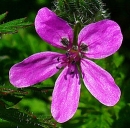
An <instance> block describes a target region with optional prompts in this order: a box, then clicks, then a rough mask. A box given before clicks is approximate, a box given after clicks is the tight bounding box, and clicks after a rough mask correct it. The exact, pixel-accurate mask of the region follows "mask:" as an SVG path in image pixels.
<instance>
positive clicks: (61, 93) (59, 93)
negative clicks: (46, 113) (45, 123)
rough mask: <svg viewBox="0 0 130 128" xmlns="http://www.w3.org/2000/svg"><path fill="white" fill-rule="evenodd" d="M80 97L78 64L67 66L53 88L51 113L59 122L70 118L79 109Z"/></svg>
mask: <svg viewBox="0 0 130 128" xmlns="http://www.w3.org/2000/svg"><path fill="white" fill-rule="evenodd" d="M71 70H73V71H71ZM79 97H80V81H79V74H78V70H77V68H76V66H72V67H71V68H68V67H66V68H65V69H64V70H63V71H62V73H61V74H60V76H59V77H58V79H57V81H56V83H55V87H54V90H53V95H52V106H51V113H52V115H53V117H54V119H55V120H56V121H57V122H59V123H63V122H66V121H67V120H69V119H70V118H71V117H72V116H73V115H74V113H75V112H76V110H77V107H78V103H79Z"/></svg>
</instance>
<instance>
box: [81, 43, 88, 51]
mask: <svg viewBox="0 0 130 128" xmlns="http://www.w3.org/2000/svg"><path fill="white" fill-rule="evenodd" d="M80 50H81V52H86V51H88V46H87V45H86V44H84V43H82V44H81V45H80Z"/></svg>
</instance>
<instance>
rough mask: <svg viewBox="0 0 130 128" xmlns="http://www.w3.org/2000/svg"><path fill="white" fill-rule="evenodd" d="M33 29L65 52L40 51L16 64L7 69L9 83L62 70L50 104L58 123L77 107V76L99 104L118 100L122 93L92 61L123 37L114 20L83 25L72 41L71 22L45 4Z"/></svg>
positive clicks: (28, 83) (42, 77)
mask: <svg viewBox="0 0 130 128" xmlns="http://www.w3.org/2000/svg"><path fill="white" fill-rule="evenodd" d="M35 29H36V32H37V33H38V35H39V36H40V37H41V38H42V39H43V40H44V41H46V42H47V43H49V44H51V45H52V46H55V47H57V48H60V49H62V50H64V51H65V53H64V54H62V53H57V52H52V51H46V52H40V53H36V54H34V55H31V56H30V57H28V58H26V59H24V60H23V61H22V62H20V63H17V64H15V65H14V66H12V67H11V69H10V72H9V78H10V82H11V84H13V85H14V86H15V87H17V88H23V87H29V86H32V85H34V84H36V83H39V82H42V81H44V80H46V79H48V78H50V77H51V76H53V75H54V74H56V73H57V72H58V71H59V70H62V69H63V71H62V72H61V73H60V75H59V77H58V78H57V80H56V82H55V86H54V90H53V94H52V104H51V113H52V116H53V117H54V119H55V120H56V121H57V122H60V123H63V122H66V121H68V120H69V119H70V118H72V116H73V115H74V114H75V112H76V110H77V108H78V103H79V97H80V88H81V83H80V77H82V79H83V82H84V84H85V86H86V88H87V89H88V90H89V92H90V93H91V94H92V95H93V96H94V97H95V98H96V99H97V100H98V101H100V102H101V103H102V104H104V105H106V106H113V105H115V104H116V103H117V102H118V101H119V99H120V95H121V92H120V89H119V87H118V86H117V85H116V83H115V82H114V79H113V78H112V76H111V75H110V74H109V73H108V72H107V71H105V70H104V69H102V68H101V67H100V66H98V65H97V64H95V63H94V62H92V61H91V59H102V58H105V57H108V56H110V55H112V54H113V53H115V52H116V51H117V50H118V49H119V48H120V46H121V44H122V40H123V36H122V33H121V30H120V27H119V25H118V24H117V23H116V22H114V21H112V20H109V19H104V20H101V21H98V22H95V23H91V24H89V25H86V26H85V27H84V28H83V29H82V30H81V31H80V32H79V34H78V37H77V41H76V42H75V40H74V32H73V29H72V28H71V27H70V25H69V24H68V23H67V22H66V21H64V20H63V19H61V18H59V17H58V16H57V15H56V14H55V13H54V12H52V11H51V10H49V9H48V8H46V7H44V8H42V9H40V10H39V11H38V14H37V15H36V18H35ZM76 44H77V45H76Z"/></svg>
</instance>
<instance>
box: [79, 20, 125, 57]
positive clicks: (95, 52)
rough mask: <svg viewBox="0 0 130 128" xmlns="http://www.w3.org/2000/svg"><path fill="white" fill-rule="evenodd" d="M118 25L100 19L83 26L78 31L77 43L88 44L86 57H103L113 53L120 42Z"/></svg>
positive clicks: (120, 36)
mask: <svg viewBox="0 0 130 128" xmlns="http://www.w3.org/2000/svg"><path fill="white" fill-rule="evenodd" d="M122 40H123V36H122V33H121V29H120V27H119V25H118V24H117V23H116V22H114V21H112V20H101V21H99V22H96V23H92V24H89V25H87V26H85V27H84V28H83V29H82V30H81V31H80V33H79V37H78V43H79V45H81V44H82V43H84V44H86V45H87V46H88V51H87V52H86V54H85V55H86V56H87V57H88V58H94V59H99V58H104V57H107V56H110V55H111V54H113V53H115V52H116V51H117V50H118V49H119V47H120V46H121V44H122Z"/></svg>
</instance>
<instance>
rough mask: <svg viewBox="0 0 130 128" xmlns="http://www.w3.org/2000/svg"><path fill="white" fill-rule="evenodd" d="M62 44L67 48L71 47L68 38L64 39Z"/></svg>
mask: <svg viewBox="0 0 130 128" xmlns="http://www.w3.org/2000/svg"><path fill="white" fill-rule="evenodd" d="M61 43H62V44H63V45H64V46H66V47H67V46H68V45H69V41H68V40H67V38H62V39H61Z"/></svg>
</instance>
